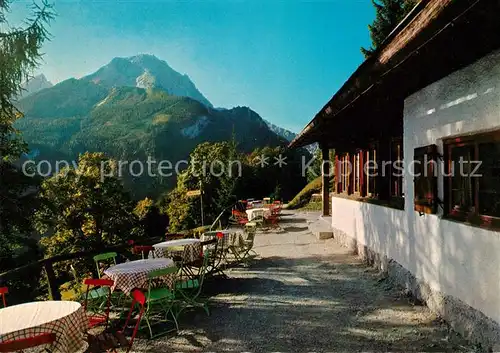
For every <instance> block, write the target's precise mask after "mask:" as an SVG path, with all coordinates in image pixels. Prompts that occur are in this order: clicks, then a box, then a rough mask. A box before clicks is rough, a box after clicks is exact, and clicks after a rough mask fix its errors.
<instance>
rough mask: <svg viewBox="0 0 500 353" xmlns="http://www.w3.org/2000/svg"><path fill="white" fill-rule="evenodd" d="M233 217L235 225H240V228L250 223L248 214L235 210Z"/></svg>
mask: <svg viewBox="0 0 500 353" xmlns="http://www.w3.org/2000/svg"><path fill="white" fill-rule="evenodd" d="M232 215H233V221H234V223H235V224H237V225H240V226H244V225H245V224H247V223H248V217H247V214H246V212H241V211H238V210H233V211H232Z"/></svg>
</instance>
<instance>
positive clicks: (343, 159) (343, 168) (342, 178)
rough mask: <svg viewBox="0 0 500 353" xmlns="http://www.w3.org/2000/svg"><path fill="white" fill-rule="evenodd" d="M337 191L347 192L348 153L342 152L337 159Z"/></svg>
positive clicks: (348, 173)
mask: <svg viewBox="0 0 500 353" xmlns="http://www.w3.org/2000/svg"><path fill="white" fill-rule="evenodd" d="M338 171H339V176H338V184H337V192H338V193H348V192H349V176H350V163H349V154H342V155H340V156H339V159H338Z"/></svg>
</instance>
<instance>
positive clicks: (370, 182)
mask: <svg viewBox="0 0 500 353" xmlns="http://www.w3.org/2000/svg"><path fill="white" fill-rule="evenodd" d="M366 162H367V163H366V171H365V172H366V194H367V195H368V196H375V195H376V192H375V190H376V175H377V174H378V163H377V149H376V146H375V145H372V146H371V147H370V149H369V150H368V151H366Z"/></svg>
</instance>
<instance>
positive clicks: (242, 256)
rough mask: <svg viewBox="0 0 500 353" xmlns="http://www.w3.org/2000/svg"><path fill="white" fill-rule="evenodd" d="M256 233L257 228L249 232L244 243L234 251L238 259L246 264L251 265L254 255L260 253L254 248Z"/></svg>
mask: <svg viewBox="0 0 500 353" xmlns="http://www.w3.org/2000/svg"><path fill="white" fill-rule="evenodd" d="M255 233H256V232H255V230H253V231H250V232H248V233H247V236H246V238H245V239H244V240H243V245H242V246H241V247H239V248H238V249H236V250H237V251H235V252H234V257H235V258H236V261H238V262H242V263H243V264H244V265H245V266H248V265H249V262H250V260H251V259H252V258H253V257H254V256H258V254H257V253H256V252H255V251H254V250H253V245H254V240H255Z"/></svg>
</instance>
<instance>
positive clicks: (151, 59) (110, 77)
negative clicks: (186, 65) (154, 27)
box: [83, 54, 212, 107]
mask: <svg viewBox="0 0 500 353" xmlns="http://www.w3.org/2000/svg"><path fill="white" fill-rule="evenodd" d="M83 79H85V80H89V81H93V82H94V83H97V84H100V85H103V86H106V87H116V86H130V87H140V88H158V89H162V90H164V91H166V92H167V93H168V94H170V95H174V96H182V97H189V98H192V99H195V100H197V101H199V102H200V103H202V104H203V105H205V106H207V107H212V104H211V103H210V101H208V99H207V98H205V96H203V94H202V93H201V92H200V91H199V90H198V89H197V88H196V86H195V84H194V83H193V82H192V81H191V80H190V79H189V77H188V76H187V75H183V74H180V73H179V72H177V71H175V70H174V69H172V68H171V67H170V66H169V65H168V63H167V62H166V61H164V60H161V59H159V58H158V57H156V56H155V55H152V54H138V55H135V56H130V57H126V58H114V59H112V60H111V61H110V62H109V63H108V64H107V65H105V66H103V67H101V68H100V69H99V70H97V71H96V72H94V73H93V74H90V75H88V76H86V77H84V78H83Z"/></svg>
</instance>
